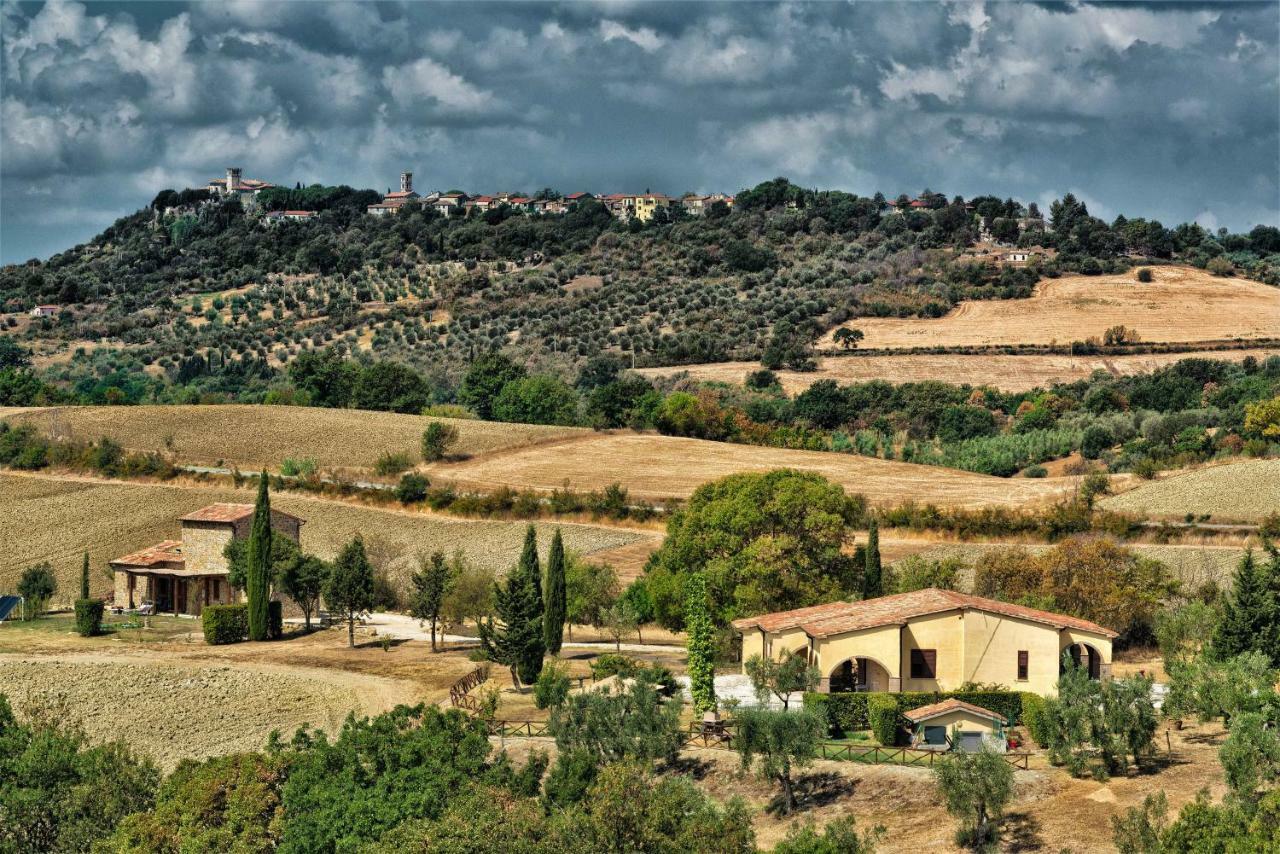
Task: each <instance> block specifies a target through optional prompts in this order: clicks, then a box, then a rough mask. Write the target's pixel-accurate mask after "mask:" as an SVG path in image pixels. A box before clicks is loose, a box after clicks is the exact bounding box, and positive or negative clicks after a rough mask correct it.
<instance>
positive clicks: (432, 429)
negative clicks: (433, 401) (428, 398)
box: [422, 421, 458, 463]
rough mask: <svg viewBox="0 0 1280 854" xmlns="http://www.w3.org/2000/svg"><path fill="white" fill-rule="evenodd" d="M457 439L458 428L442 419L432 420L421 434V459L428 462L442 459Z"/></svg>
mask: <svg viewBox="0 0 1280 854" xmlns="http://www.w3.org/2000/svg"><path fill="white" fill-rule="evenodd" d="M457 441H458V428H457V427H455V426H453V425H452V424H445V423H444V422H442V421H432V422H431V423H430V424H428V425H427V429H426V431H425V432H423V434H422V459H424V460H425V461H427V462H429V463H433V462H436V461H437V460H443V459H444V458H445V455H446V454H448V453H449V448H450V447H452V446H453V444H454V443H455V442H457Z"/></svg>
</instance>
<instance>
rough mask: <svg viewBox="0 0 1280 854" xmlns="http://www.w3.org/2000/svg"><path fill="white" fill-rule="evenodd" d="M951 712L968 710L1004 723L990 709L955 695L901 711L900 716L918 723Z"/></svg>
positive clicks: (1001, 717) (1002, 719)
mask: <svg viewBox="0 0 1280 854" xmlns="http://www.w3.org/2000/svg"><path fill="white" fill-rule="evenodd" d="M951 712H968V713H969V714H971V715H977V716H978V717H982V718H990V719H991V720H993V721H998V722H1000V723H1002V724H1003V723H1005V722H1006V721H1005V719H1004V716H1003V715H1001V714H999V713H998V712H993V711H991V710H990V709H984V708H982V706H975V705H974V704H973V703H966V702H965V701H964V700H957V699H956V698H955V697H948V698H947V699H945V700H943V701H941V702H939V703H930V704H929V705H927V706H921V707H920V708H918V709H912V710H911V711H909V712H903V713H902V716H903V717H904V718H906V719H907V720H909V721H911V722H912V723H917V724H918V723H920V722H921V721H927V720H929V719H930V718H936V717H939V716H941V715H945V714H949V713H951Z"/></svg>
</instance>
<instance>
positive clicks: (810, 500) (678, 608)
mask: <svg viewBox="0 0 1280 854" xmlns="http://www.w3.org/2000/svg"><path fill="white" fill-rule="evenodd" d="M864 509H865V508H864V505H863V504H862V502H861V500H860V499H854V498H851V497H849V496H847V495H845V493H844V489H843V488H841V487H840V486H839V485H838V484H834V483H831V482H829V481H827V480H826V479H825V478H823V477H822V476H821V475H818V474H814V473H810V472H799V471H793V470H789V469H779V470H776V471H771V472H765V473H750V474H735V475H729V476H728V477H725V478H721V479H720V480H717V481H713V482H711V483H706V484H703V485H702V486H700V487H698V489H697V490H695V491H694V494H693V496H692V497H691V498H690V500H689V503H688V504H687V505H686V506H685V507H684V508H682V509H680V510H678V511H676V512H675V513H674V514H673V515H672V518H671V521H670V522H669V523H668V525H667V537H666V539H665V541H664V542H663V544H662V548H660V549H659V550H658V551H657V552H656V553H655V554H654V556H653V557H652V558H651V559H650V561H649V563H648V565H647V566H646V568H645V573H646V583H647V586H648V588H649V592H650V594H651V595H652V596H653V603H654V610H655V612H656V616H657V620H658V622H659V623H660V624H661V625H662V626H664V627H666V628H669V629H673V630H679V629H682V628H683V627H684V624H685V616H684V614H683V601H684V592H685V591H684V580H685V578H687V577H688V576H689V575H691V574H695V573H702V574H704V575H705V577H706V585H707V589H708V592H709V596H710V608H711V616H712V619H713V621H714V622H715V623H716V624H717V625H725V624H727V623H728V622H729V621H731V620H733V619H735V618H737V617H739V616H742V615H746V614H759V613H762V612H767V611H778V610H786V609H789V608H799V607H803V606H806V605H813V604H817V603H819V602H829V601H831V600H832V599H837V598H840V597H841V596H845V595H848V594H849V593H851V592H853V591H854V589H855V585H856V583H857V577H858V571H857V567H856V566H855V565H854V561H853V559H852V558H851V557H850V556H849V555H846V554H845V553H844V552H843V548H844V546H845V545H846V543H847V542H848V538H849V531H850V529H851V527H852V526H853V525H854V524H855V523H856V522H858V521H859V520H860V518H861V517H862V515H863V512H864Z"/></svg>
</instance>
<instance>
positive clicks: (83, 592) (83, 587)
mask: <svg viewBox="0 0 1280 854" xmlns="http://www.w3.org/2000/svg"><path fill="white" fill-rule="evenodd" d="M80 598H81V599H88V598H89V553H88V552H85V553H84V563H82V564H81V565H80Z"/></svg>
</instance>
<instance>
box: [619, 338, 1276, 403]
mask: <svg viewBox="0 0 1280 854" xmlns="http://www.w3.org/2000/svg"><path fill="white" fill-rule="evenodd" d="M1246 356H1253V357H1254V358H1255V359H1258V360H1259V361H1261V360H1262V359H1265V358H1267V357H1268V356H1280V348H1259V349H1256V350H1247V349H1237V350H1196V351H1193V352H1187V353H1144V354H1139V355H1133V356H1057V355H1027V356H1003V355H993V356H959V355H946V354H940V355H933V354H925V355H899V356H834V357H832V356H829V357H826V358H823V359H819V360H818V370H816V371H809V372H802V371H775V372H774V373H776V374H777V375H778V379H779V381H780V382H781V383H782V388H783V390H784V391H786V392H787V394H792V395H794V394H799V393H800V392H802V391H804V390H805V389H807V388H808V387H809V386H811V385H813V384H814V383H816V382H817V381H818V380H835V381H836V382H838V383H840V384H842V385H843V384H847V383H860V382H868V381H870V380H888V381H889V382H891V383H909V382H921V381H923V380H942V381H944V382H949V383H968V384H969V385H974V386H982V385H986V386H993V387H995V388H998V389H1000V390H1001V391H1006V392H1010V391H1028V390H1030V389H1033V388H1037V387H1039V388H1047V387H1048V386H1050V385H1052V384H1053V383H1069V382H1075V381H1077V380H1083V379H1088V378H1089V377H1090V376H1091V375H1092V374H1093V372H1094V371H1106V372H1107V373H1109V374H1111V375H1112V376H1117V377H1120V376H1131V375H1133V374H1142V373H1149V372H1151V371H1154V370H1156V369H1157V368H1162V367H1164V366H1166V365H1172V364H1173V363H1174V362H1177V361H1180V360H1182V359H1220V360H1225V361H1231V362H1238V361H1240V360H1241V359H1243V358H1245V357H1246ZM758 370H760V363H759V362H712V363H708V364H704V365H680V366H677V367H669V368H640V369H638V370H637V371H636V373H639V374H644V375H645V376H648V377H663V376H680V375H681V374H688V375H689V377H691V378H692V379H695V380H700V381H703V382H721V383H729V384H731V385H740V384H741V383H742V382H743V381H744V380H745V379H746V378H747V375H748V374H750V373H751V372H752V371H758Z"/></svg>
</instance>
